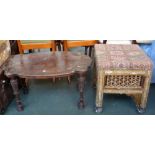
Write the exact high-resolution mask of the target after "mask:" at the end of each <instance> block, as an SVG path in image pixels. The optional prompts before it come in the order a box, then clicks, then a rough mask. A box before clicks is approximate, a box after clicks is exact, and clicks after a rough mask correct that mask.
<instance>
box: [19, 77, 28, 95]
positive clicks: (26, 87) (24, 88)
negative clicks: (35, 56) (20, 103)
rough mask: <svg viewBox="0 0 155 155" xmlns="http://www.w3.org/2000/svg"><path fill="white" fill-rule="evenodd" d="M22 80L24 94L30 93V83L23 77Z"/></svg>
mask: <svg viewBox="0 0 155 155" xmlns="http://www.w3.org/2000/svg"><path fill="white" fill-rule="evenodd" d="M21 82H22V89H23V93H24V94H28V93H29V89H28V84H27V82H26V79H24V78H22V79H21Z"/></svg>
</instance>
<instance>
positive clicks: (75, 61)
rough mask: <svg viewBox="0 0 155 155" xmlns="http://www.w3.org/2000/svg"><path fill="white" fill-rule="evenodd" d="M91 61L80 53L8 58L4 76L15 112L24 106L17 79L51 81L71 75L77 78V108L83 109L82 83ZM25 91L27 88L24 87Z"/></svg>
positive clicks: (41, 54)
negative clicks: (14, 99) (11, 90)
mask: <svg viewBox="0 0 155 155" xmlns="http://www.w3.org/2000/svg"><path fill="white" fill-rule="evenodd" d="M90 65H91V59H90V58H89V57H88V56H86V55H83V54H81V53H80V52H75V53H71V52H51V53H37V54H23V55H20V54H19V55H14V56H12V57H11V58H10V60H9V62H8V64H7V65H6V68H5V75H6V76H7V77H9V78H10V80H11V85H12V88H13V92H14V95H15V97H16V104H17V110H18V111H22V110H23V109H24V106H23V104H22V102H21V99H20V93H19V88H18V80H17V78H18V77H20V78H24V79H52V78H57V77H58V78H59V77H67V76H71V75H73V74H76V75H77V76H78V88H79V92H80V101H79V102H78V106H79V107H80V108H83V107H84V106H85V103H84V82H85V76H86V72H87V70H88V67H89V66H90ZM24 88H25V89H27V87H26V86H25V87H24Z"/></svg>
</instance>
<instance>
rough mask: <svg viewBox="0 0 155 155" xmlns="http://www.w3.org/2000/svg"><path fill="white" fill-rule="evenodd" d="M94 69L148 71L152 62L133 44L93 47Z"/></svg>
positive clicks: (97, 45) (98, 45)
mask: <svg viewBox="0 0 155 155" xmlns="http://www.w3.org/2000/svg"><path fill="white" fill-rule="evenodd" d="M95 59H96V67H97V68H98V69H110V70H112V69H115V70H116V69H118V70H122V69H129V70H150V69H152V61H151V60H150V58H149V57H148V56H147V55H146V54H145V52H144V51H143V50H142V49H141V48H140V47H139V46H138V45H135V44H132V45H114V44H109V45H108V44H96V45H95Z"/></svg>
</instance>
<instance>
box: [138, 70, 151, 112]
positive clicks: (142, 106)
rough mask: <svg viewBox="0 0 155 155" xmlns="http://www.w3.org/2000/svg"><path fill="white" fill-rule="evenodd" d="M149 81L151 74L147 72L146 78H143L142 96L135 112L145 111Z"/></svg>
mask: <svg viewBox="0 0 155 155" xmlns="http://www.w3.org/2000/svg"><path fill="white" fill-rule="evenodd" d="M150 81H151V72H150V71H149V72H148V75H147V77H146V78H145V82H144V89H143V94H142V96H141V103H140V104H139V105H138V106H137V110H138V112H139V113H144V112H145V111H146V104H147V98H148V93H149V88H150Z"/></svg>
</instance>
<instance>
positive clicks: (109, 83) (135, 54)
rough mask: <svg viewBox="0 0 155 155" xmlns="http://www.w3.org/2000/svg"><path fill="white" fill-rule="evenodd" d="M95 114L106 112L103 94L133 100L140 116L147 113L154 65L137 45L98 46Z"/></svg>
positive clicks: (96, 55)
mask: <svg viewBox="0 0 155 155" xmlns="http://www.w3.org/2000/svg"><path fill="white" fill-rule="evenodd" d="M95 63H96V74H97V92H96V112H102V110H103V94H104V93H113V94H127V95H130V96H131V97H133V99H134V101H135V102H136V105H137V110H138V112H140V113H142V112H144V111H145V108H146V103H147V97H148V92H149V87H150V80H151V75H152V62H151V60H150V59H149V58H148V57H147V56H146V54H145V53H144V51H143V50H142V49H141V48H140V47H139V46H138V45H134V44H132V45H110V44H109V45H107V44H106V45H103V44H98V45H95Z"/></svg>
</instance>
